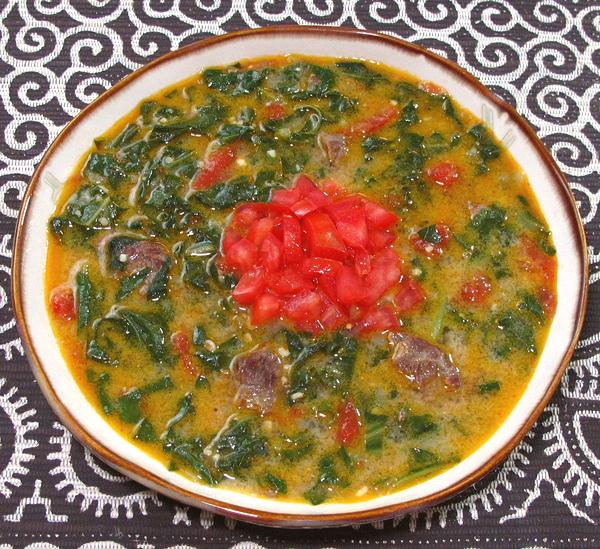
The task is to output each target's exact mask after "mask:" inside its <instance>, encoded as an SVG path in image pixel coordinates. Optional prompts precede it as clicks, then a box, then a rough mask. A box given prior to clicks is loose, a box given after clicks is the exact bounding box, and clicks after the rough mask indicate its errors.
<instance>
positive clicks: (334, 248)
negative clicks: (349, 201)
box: [302, 212, 347, 259]
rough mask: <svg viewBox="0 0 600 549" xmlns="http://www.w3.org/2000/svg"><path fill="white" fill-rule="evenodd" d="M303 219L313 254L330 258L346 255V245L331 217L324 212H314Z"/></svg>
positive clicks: (341, 257) (342, 257)
mask: <svg viewBox="0 0 600 549" xmlns="http://www.w3.org/2000/svg"><path fill="white" fill-rule="evenodd" d="M302 221H303V225H304V229H305V231H306V235H307V238H308V245H309V249H310V251H311V254H312V255H315V256H318V257H329V258H330V259H344V258H345V257H346V253H347V250H346V246H345V245H344V243H343V242H342V238H341V235H340V233H339V232H338V230H337V228H336V226H335V225H334V223H333V221H332V220H331V217H329V216H328V215H327V214H326V213H324V212H312V213H310V214H308V215H307V216H306V217H304V219H303V220H302Z"/></svg>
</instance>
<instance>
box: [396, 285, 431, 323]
mask: <svg viewBox="0 0 600 549" xmlns="http://www.w3.org/2000/svg"><path fill="white" fill-rule="evenodd" d="M424 302H425V292H424V291H423V289H422V288H421V286H420V285H419V283H418V282H417V281H416V280H414V279H412V278H410V277H408V276H404V277H402V280H401V281H400V284H398V291H397V292H396V295H395V297H394V303H395V304H396V308H397V309H398V312H399V313H404V314H406V313H412V312H414V311H416V310H417V309H418V308H419V307H420V306H421V305H422V304H423V303H424Z"/></svg>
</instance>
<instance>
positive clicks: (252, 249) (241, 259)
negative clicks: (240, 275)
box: [225, 238, 258, 272]
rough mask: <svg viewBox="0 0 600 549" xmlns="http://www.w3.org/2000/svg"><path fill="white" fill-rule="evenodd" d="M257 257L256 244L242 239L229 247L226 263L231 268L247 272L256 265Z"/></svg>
mask: <svg viewBox="0 0 600 549" xmlns="http://www.w3.org/2000/svg"><path fill="white" fill-rule="evenodd" d="M257 255H258V249H257V247H256V244H254V242H250V241H249V240H248V239H247V238H242V239H240V240H238V241H237V242H235V243H234V244H232V245H231V246H230V247H229V250H228V251H227V254H226V255H225V261H226V262H227V265H229V267H231V268H233V269H239V270H240V271H242V272H246V271H247V270H249V269H251V268H252V266H253V265H254V264H255V263H256V258H257Z"/></svg>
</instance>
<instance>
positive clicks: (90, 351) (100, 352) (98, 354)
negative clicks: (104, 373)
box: [86, 339, 110, 364]
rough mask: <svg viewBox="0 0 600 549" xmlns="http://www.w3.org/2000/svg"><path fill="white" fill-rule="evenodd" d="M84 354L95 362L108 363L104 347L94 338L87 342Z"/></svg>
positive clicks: (108, 358) (108, 357)
mask: <svg viewBox="0 0 600 549" xmlns="http://www.w3.org/2000/svg"><path fill="white" fill-rule="evenodd" d="M86 356H87V357H88V358H90V359H92V360H95V361H96V362H101V363H102V364H108V363H109V362H110V356H109V355H108V352H107V351H106V349H103V348H102V347H101V346H100V344H99V343H98V342H97V341H96V340H95V339H92V340H90V341H89V342H88V345H87V349H86Z"/></svg>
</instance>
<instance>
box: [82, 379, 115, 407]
mask: <svg viewBox="0 0 600 549" xmlns="http://www.w3.org/2000/svg"><path fill="white" fill-rule="evenodd" d="M88 372H90V370H88ZM88 377H90V376H89V375H88ZM109 381H110V374H108V373H107V372H102V373H101V374H100V375H99V376H98V380H97V381H96V394H97V396H98V401H99V402H100V406H101V408H102V411H103V412H104V413H105V414H106V415H110V414H111V413H112V412H113V410H114V407H113V404H112V401H111V400H110V397H109V396H108V392H107V391H106V386H107V385H108V382H109Z"/></svg>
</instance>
